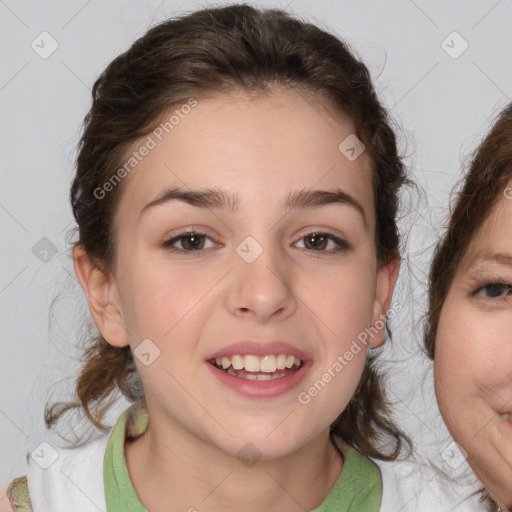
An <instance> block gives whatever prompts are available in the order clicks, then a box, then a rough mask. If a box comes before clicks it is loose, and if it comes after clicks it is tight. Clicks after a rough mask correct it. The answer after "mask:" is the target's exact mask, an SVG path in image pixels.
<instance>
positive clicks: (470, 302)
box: [425, 105, 512, 511]
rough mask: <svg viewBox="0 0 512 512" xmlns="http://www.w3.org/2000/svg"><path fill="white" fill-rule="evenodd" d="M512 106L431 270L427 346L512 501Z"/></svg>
mask: <svg viewBox="0 0 512 512" xmlns="http://www.w3.org/2000/svg"><path fill="white" fill-rule="evenodd" d="M511 199H512V105H511V106H509V107H508V108H506V109H505V110H504V111H503V112H502V113H501V115H500V116H499V118H498V120H497V121H496V123H495V124H494V126H493V127H492V129H491V130H490V132H489V134H488V135H487V136H486V137H485V139H484V140H483V142H482V143H481V145H480V146H479V148H478V149H477V151H476V153H475V156H474V159H473V161H472V163H471V167H470V169H469V172H468V174H467V176H466V177H465V181H464V185H463V187H462V189H461V191H460V192H459V194H458V197H457V202H456V204H455V208H454V210H453V213H452V216H451V219H450V223H449V226H448V230H447V232H446V234H445V236H444V238H443V239H442V241H441V243H440V244H439V245H438V247H437V249H436V253H435V257H434V260H433V263H432V268H431V271H430V307H429V322H428V324H427V330H426V337H425V342H426V347H427V350H428V353H429V355H430V357H431V358H432V359H434V375H435V386H436V395H437V399H438V402H439V407H440V410H441V413H442V415H443V418H444V420H445V422H446V424H447V426H448V429H449V430H450V432H451V434H452V436H453V438H454V439H455V441H456V442H457V443H458V444H459V445H460V446H461V447H462V453H467V461H468V463H469V464H470V465H471V467H472V468H473V470H474V472H475V474H476V475H477V477H478V478H479V479H480V481H481V482H482V483H483V484H484V485H485V487H486V489H487V492H485V493H484V494H485V495H486V501H487V503H488V504H489V509H488V510H493V511H494V510H507V509H509V508H510V507H512V415H511V413H512V336H511V332H512V331H511V327H512V236H511V234H512V201H511Z"/></svg>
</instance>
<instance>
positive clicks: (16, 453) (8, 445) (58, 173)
mask: <svg viewBox="0 0 512 512" xmlns="http://www.w3.org/2000/svg"><path fill="white" fill-rule="evenodd" d="M226 3H233V2H226ZM252 3H253V5H260V6H268V7H270V6H272V7H281V8H285V7H288V9H289V10H290V11H292V12H293V13H296V14H299V15H301V16H304V17H305V18H307V19H309V20H311V21H313V22H315V23H317V24H319V25H321V26H322V27H324V28H327V29H329V30H331V31H333V32H335V33H336V34H337V35H338V36H341V37H342V38H344V39H345V40H347V41H348V42H349V43H351V44H352V45H353V48H354V49H355V50H356V51H357V52H358V53H359V55H360V56H361V57H362V58H363V60H364V61H365V62H366V63H367V65H368V66H369V68H370V69H371V72H372V74H373V76H374V78H375V80H376V86H377V89H378V91H379V93H380V96H381V98H382V100H383V102H384V103H385V105H386V106H387V107H388V108H389V110H390V113H391V115H392V116H393V117H394V119H395V120H396V122H397V124H398V127H399V131H398V134H399V139H400V144H401V147H402V148H403V150H404V153H405V154H406V155H407V159H406V161H407V164H408V165H409V167H410V169H411V172H412V174H413V177H414V179H415V180H416V182H417V183H418V185H419V186H420V191H421V189H424V191H425V193H424V194H418V193H417V192H416V191H414V190H411V191H410V193H409V194H407V197H406V204H405V205H404V207H405V212H406V215H405V216H404V218H403V220H402V222H401V227H402V232H403V235H404V240H405V241H407V246H406V250H407V253H405V254H404V257H405V258H406V261H405V262H404V265H403V268H402V273H401V279H400V283H399V286H398V288H397V291H396V295H395V302H397V303H399V304H401V305H402V306H403V309H402V312H401V313H400V315H399V316H398V317H397V318H396V319H395V321H394V323H393V326H394V335H393V345H392V346H391V345H390V346H388V347H387V349H386V354H385V355H386V358H387V360H390V361H391V360H396V362H395V363H394V364H392V365H390V366H389V371H390V372H392V374H391V378H390V382H389V386H390V396H391V398H392V399H393V400H394V401H395V402H396V403H397V411H398V413H397V414H398V415H397V418H398V421H399V423H400V424H401V425H402V426H403V427H404V428H405V429H406V430H407V431H408V432H409V433H410V435H411V436H413V438H414V439H415V441H416V442H417V448H418V450H419V456H422V457H430V458H431V459H433V460H435V461H437V463H438V464H439V465H440V466H441V467H442V468H443V469H444V470H446V471H448V472H452V473H454V471H452V468H451V467H450V464H447V463H446V462H445V461H444V458H443V450H445V448H446V447H447V446H448V445H449V443H450V440H449V438H448V437H447V434H446V431H445V430H444V427H443V426H442V423H441V421H440V420H439V417H438V412H437V408H436V406H435V402H434V397H433V393H432V387H431V383H430V382H431V372H430V371H429V364H428V362H427V361H426V360H425V358H424V357H423V356H422V355H421V354H420V353H419V351H418V350H419V344H420V342H421V322H422V314H423V313H424V298H425V282H426V279H425V276H426V272H427V269H428V262H429V259H430V256H431V250H432V246H433V244H434V243H435V241H436V238H437V236H438V235H439V234H440V233H441V229H442V226H443V225H444V223H445V221H446V215H447V207H448V202H449V196H450V191H451V189H452V187H453V185H454V184H455V182H456V181H457V180H458V179H459V177H460V169H461V162H462V160H464V159H465V158H467V156H468V154H469V152H470V150H472V149H473V148H474V147H475V146H476V144H477V143H478V141H479V140H480V138H481V137H482V136H483V134H484V133H485V131H486V129H487V127H488V125H489V123H490V121H491V120H492V118H493V117H494V116H495V115H496V113H497V112H498V111H499V109H500V108H502V107H503V106H505V105H506V103H507V102H509V101H510V96H512V74H511V71H510V60H511V59H510V52H511V50H512V31H511V29H510V22H511V21H512V6H511V2H510V1H508V0H501V1H495V0H492V1H488V0H479V1H467V0H458V1H451V2H441V1H436V2H427V1H424V0H415V1H413V0H393V1H386V2H382V1H379V0H363V1H360V0H359V1H356V0H350V1H335V0H321V1H316V2H311V1H307V0H293V1H289V0H283V1H280V0H275V1H267V2H263V1H256V2H252ZM206 5H218V4H213V3H210V2H195V1H190V2H184V1H170V0H169V1H164V2H162V1H160V0H158V1H157V0H155V1H152V0H145V1H139V0H137V1H136V0H126V1H120V0H114V1H109V2H105V1H102V2H101V1H99V0H89V1H87V0H72V1H69V0H68V1H66V2H65V1H60V2H59V1H54V2H51V1H44V2H41V1H36V0H30V1H29V0H26V1H23V0H18V1H15V0H6V1H1V0H0V34H1V35H0V38H1V43H2V44H1V48H2V50H1V52H2V53H1V54H2V66H1V67H0V109H1V110H0V119H1V134H0V144H1V147H0V149H1V155H0V161H1V187H0V226H1V229H2V238H1V244H2V251H1V260H0V265H1V267H0V268H1V273H0V311H1V319H2V339H1V347H2V349H1V357H0V389H1V392H0V434H1V441H0V461H2V463H1V464H0V489H1V488H4V487H5V486H6V485H7V484H8V483H9V482H10V481H11V480H12V478H14V477H16V476H19V475H21V474H24V472H25V453H26V451H27V450H31V449H33V448H35V446H37V444H38V443H39V440H40V438H41V435H43V434H44V424H43V419H42V418H43V409H44V404H45V402H46V401H47V400H48V399H49V398H50V397H52V398H58V397H61V398H67V397H69V396H70V393H71V391H72V389H73V385H74V378H75V377H76V372H77V369H78V360H77V357H78V355H79V353H78V352H77V350H76V349H75V348H74V346H73V343H74V342H75V341H76V337H77V329H79V328H80V326H81V325H82V323H83V321H82V320H81V319H80V315H81V314H82V313H84V312H85V308H84V302H83V299H82V297H81V292H80V290H79V289H78V285H76V284H75V283H74V280H73V278H72V265H71V262H70V257H69V249H68V247H69V246H68V244H67V241H66V234H67V233H68V231H69V229H70V228H72V227H73V223H72V216H71V211H70V207H69V205H68V189H69V184H70V180H71V177H72V175H73V161H74V158H75V148H76V143H77V140H78V135H79V130H80V126H81V123H82V120H83V117H84V115H85V114H86V112H87V110H88V109H89V107H90V96H91V93H90V89H91V87H92V85H93V83H94V81H95V79H96V77H97V76H98V75H99V73H100V72H101V71H102V70H103V69H104V67H105V66H106V65H107V64H108V63H109V62H110V61H111V60H112V59H113V58H114V57H116V56H117V55H118V54H119V53H120V52H121V51H124V50H125V49H127V47H128V46H129V45H130V44H131V43H132V42H133V41H134V40H135V38H136V37H138V36H140V35H142V34H143V33H144V32H145V31H146V30H147V29H148V28H149V27H150V26H151V25H152V24H154V23H155V22H157V21H160V20H163V19H165V18H167V17H169V16H172V15H176V14H181V13H184V12H186V11H190V10H193V9H195V8H199V7H203V6H206ZM44 31H46V32H48V33H49V34H50V35H51V36H52V38H54V39H55V40H56V41H57V43H58V45H59V46H58V49H57V50H56V51H55V52H54V53H53V54H52V55H51V56H49V57H48V58H47V59H43V58H42V57H41V56H40V55H39V54H38V53H36V51H34V50H33V49H32V48H31V43H32V42H33V41H34V40H36V42H37V41H40V37H39V35H40V34H41V32H44ZM454 31H456V32H458V33H459V34H460V36H461V37H462V38H463V39H464V40H465V41H467V44H468V45H469V46H468V48H467V50H466V51H465V52H464V53H462V54H461V55H460V56H458V58H453V56H454V55H453V52H455V53H457V52H458V51H459V50H460V49H461V48H462V46H461V44H463V42H462V41H461V40H459V39H457V38H458V36H451V37H450V38H449V39H448V40H447V43H448V44H449V45H450V46H453V48H452V49H451V50H450V51H451V52H452V56H450V55H449V54H448V53H447V52H446V51H445V50H444V49H443V46H442V42H443V41H444V40H445V39H446V38H447V37H448V36H449V35H450V34H452V33H453V32H454ZM46 41H47V42H46V46H45V47H46V48H48V47H49V46H48V41H49V40H48V39H46ZM39 44H41V43H39ZM44 237H46V238H47V239H49V240H50V241H51V243H52V244H54V246H55V248H56V250H57V252H56V253H55V254H53V255H52V253H51V251H50V252H49V253H48V254H47V255H46V258H47V259H48V258H49V261H47V262H46V263H45V262H44V261H41V257H43V256H44V253H41V252H38V251H37V250H35V252H36V253H37V254H35V253H34V251H33V248H34V246H36V248H37V247H39V246H38V245H36V244H38V243H39V244H41V243H43V244H45V243H46V244H48V242H47V241H46V242H40V240H41V239H42V238H44ZM38 256H39V257H38ZM50 256H51V257H50ZM55 297H58V300H57V303H56V305H55V308H54V320H53V321H52V323H51V325H50V323H49V310H50V304H51V303H52V301H53V299H54V298H55ZM124 406H125V402H124V401H122V402H120V404H119V408H118V410H121V409H123V408H124ZM443 464H444V465H443ZM463 467H464V465H462V466H460V467H458V468H457V470H456V471H455V473H457V472H459V471H460V470H461V468H463ZM1 498H2V495H1V494H0V499H1Z"/></svg>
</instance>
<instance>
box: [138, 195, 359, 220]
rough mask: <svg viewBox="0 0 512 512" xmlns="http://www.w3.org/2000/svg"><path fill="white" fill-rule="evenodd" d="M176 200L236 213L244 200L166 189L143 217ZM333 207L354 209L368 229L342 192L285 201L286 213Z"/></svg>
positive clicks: (355, 203) (290, 197) (354, 204)
mask: <svg viewBox="0 0 512 512" xmlns="http://www.w3.org/2000/svg"><path fill="white" fill-rule="evenodd" d="M174 200H177V201H182V202H184V203H187V204H189V205H192V206H196V207H198V208H208V209H227V210H229V211H232V212H237V211H238V210H239V208H240V199H239V197H238V195H236V194H234V195H231V194H228V193H226V192H225V191H223V190H219V189H212V188H208V189H197V190H185V189H182V188H179V187H174V188H170V189H168V190H166V191H165V192H164V193H163V194H161V195H160V196H158V197H157V198H156V199H154V200H153V201H151V202H150V203H148V204H147V205H146V206H144V208H142V210H141V212H140V216H139V217H141V216H142V215H143V214H144V213H145V212H147V211H148V210H149V209H151V208H154V207H155V206H159V205H162V204H164V203H168V202H170V201H174ZM331 204H345V205H349V206H352V207H354V208H355V209H356V210H357V211H358V212H359V213H360V214H361V216H362V217H363V222H364V225H365V227H368V225H367V219H366V215H365V211H364V208H363V207H362V205H361V203H360V202H359V201H358V200H357V199H355V198H354V197H353V196H351V195H350V194H348V193H347V192H344V191H343V190H341V189H336V190H308V189H303V190H298V191H296V192H293V193H290V194H288V196H287V197H286V199H285V201H284V205H283V213H284V212H285V211H288V210H291V209H295V208H319V207H321V206H327V205H331Z"/></svg>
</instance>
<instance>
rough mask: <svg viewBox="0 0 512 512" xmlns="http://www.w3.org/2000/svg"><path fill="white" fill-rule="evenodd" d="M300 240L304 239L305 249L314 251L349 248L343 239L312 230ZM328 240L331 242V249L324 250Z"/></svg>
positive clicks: (334, 250) (333, 250) (335, 250)
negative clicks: (312, 231)
mask: <svg viewBox="0 0 512 512" xmlns="http://www.w3.org/2000/svg"><path fill="white" fill-rule="evenodd" d="M301 240H304V241H305V243H304V245H305V247H304V248H305V249H309V250H311V251H315V252H337V251H342V250H346V249H348V248H349V244H348V243H347V242H346V241H345V240H342V239H341V238H338V237H337V236H334V235H330V234H329V233H321V232H314V233H310V234H308V235H306V236H303V237H302V238H301ZM329 242H331V244H330V249H331V250H328V251H326V250H325V249H326V248H327V247H328V246H329Z"/></svg>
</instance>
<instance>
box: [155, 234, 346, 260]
mask: <svg viewBox="0 0 512 512" xmlns="http://www.w3.org/2000/svg"><path fill="white" fill-rule="evenodd" d="M190 235H194V236H196V237H206V238H208V239H209V240H211V241H212V242H215V241H214V240H213V239H212V238H211V237H210V236H208V235H207V234H206V233H201V232H199V231H184V232H182V233H180V234H179V235H177V236H175V237H172V238H170V239H169V240H166V241H165V242H163V244H162V246H163V247H164V248H165V249H167V250H169V251H170V252H176V253H182V254H190V255H194V254H198V253H200V252H203V251H205V250H206V249H192V250H186V249H179V248H177V247H174V246H173V245H174V244H175V243H176V242H178V241H180V240H181V239H183V238H187V237H188V236H190ZM313 235H316V236H322V237H325V238H327V239H328V240H332V241H333V242H334V243H335V244H337V246H338V248H337V249H335V250H334V251H333V250H330V251H315V250H314V249H307V248H306V249H304V250H309V251H312V252H324V253H327V254H333V253H337V252H344V251H347V250H348V249H350V247H351V246H350V244H349V243H348V242H347V241H345V240H343V239H341V238H338V237H337V236H335V235H331V234H330V233H325V232H323V231H311V232H310V233H307V234H305V235H303V236H301V237H300V240H303V239H304V238H307V237H309V236H313Z"/></svg>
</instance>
